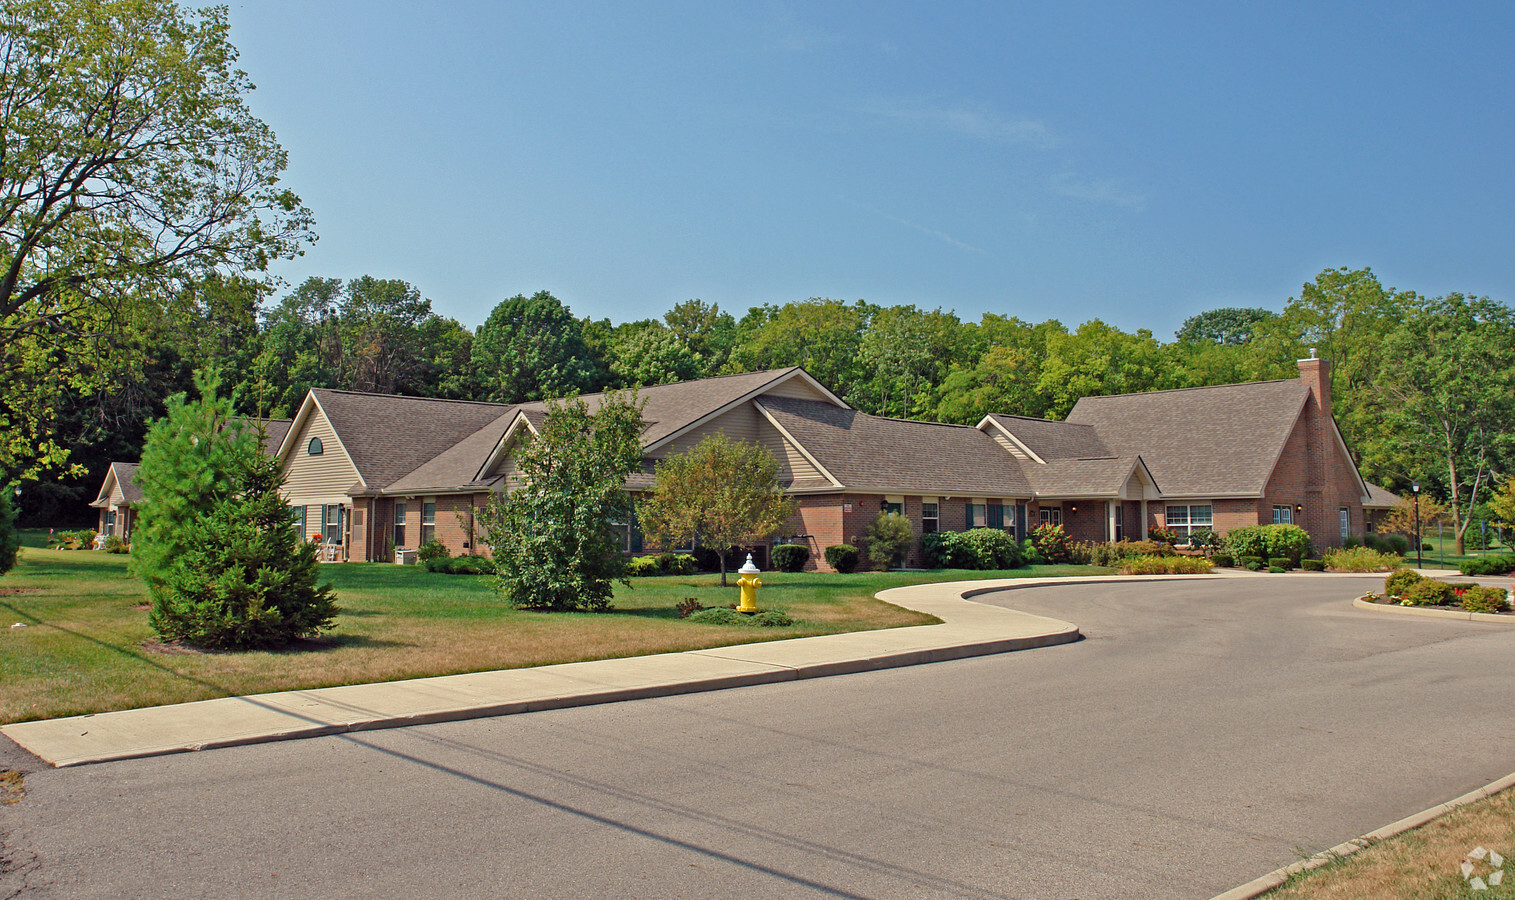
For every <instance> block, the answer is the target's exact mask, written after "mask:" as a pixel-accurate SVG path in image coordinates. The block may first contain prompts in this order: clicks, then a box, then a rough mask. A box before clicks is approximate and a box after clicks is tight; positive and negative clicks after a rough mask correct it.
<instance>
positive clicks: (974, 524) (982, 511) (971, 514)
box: [968, 500, 989, 528]
mask: <svg viewBox="0 0 1515 900" xmlns="http://www.w3.org/2000/svg"><path fill="white" fill-rule="evenodd" d="M988 524H989V506H988V504H985V503H980V502H978V501H977V500H975V501H973V502H971V503H969V504H968V527H969V528H984V527H987V526H988Z"/></svg>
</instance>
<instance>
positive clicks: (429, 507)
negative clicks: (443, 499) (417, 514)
mask: <svg viewBox="0 0 1515 900" xmlns="http://www.w3.org/2000/svg"><path fill="white" fill-rule="evenodd" d="M436 537H437V504H436V503H434V502H433V503H422V504H421V543H422V544H425V543H427V542H429V541H433V540H435V539H436Z"/></svg>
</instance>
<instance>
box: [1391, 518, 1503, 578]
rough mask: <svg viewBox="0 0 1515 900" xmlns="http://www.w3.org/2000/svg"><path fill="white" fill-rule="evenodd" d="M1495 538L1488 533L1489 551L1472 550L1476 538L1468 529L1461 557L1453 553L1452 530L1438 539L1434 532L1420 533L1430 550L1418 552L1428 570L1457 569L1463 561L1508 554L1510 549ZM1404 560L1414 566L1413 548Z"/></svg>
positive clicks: (1454, 549)
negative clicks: (1466, 545) (1464, 550)
mask: <svg viewBox="0 0 1515 900" xmlns="http://www.w3.org/2000/svg"><path fill="white" fill-rule="evenodd" d="M1474 527H1475V528H1476V527H1477V526H1474ZM1496 538H1497V535H1496V533H1495V532H1493V531H1490V532H1489V549H1488V550H1478V549H1474V548H1473V544H1474V543H1475V542H1476V540H1477V536H1476V535H1475V534H1474V529H1473V528H1469V529H1468V552H1467V553H1465V554H1463V555H1462V556H1458V555H1457V553H1456V552H1455V551H1456V543H1457V542H1456V541H1454V540H1452V530H1451V529H1450V528H1449V529H1446V531H1445V532H1444V533H1443V535H1442V536H1441V537H1440V538H1438V537H1437V536H1436V532H1435V531H1434V530H1433V531H1430V532H1426V533H1422V534H1421V540H1422V541H1423V542H1424V543H1427V544H1430V545H1431V549H1429V550H1421V551H1420V555H1421V559H1423V560H1424V561H1425V567H1426V568H1428V569H1455V568H1457V564H1458V563H1460V562H1462V561H1464V560H1468V559H1473V558H1475V557H1479V556H1492V555H1494V554H1496V553H1508V552H1510V548H1509V547H1508V546H1506V545H1504V544H1501V543H1499V541H1498V540H1497V539H1496ZM1405 558H1406V559H1407V560H1408V561H1409V562H1410V563H1411V564H1412V565H1413V564H1414V562H1415V548H1414V547H1411V548H1410V552H1409V554H1408V555H1407V556H1406V557H1405Z"/></svg>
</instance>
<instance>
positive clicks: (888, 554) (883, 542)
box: [866, 512, 915, 571]
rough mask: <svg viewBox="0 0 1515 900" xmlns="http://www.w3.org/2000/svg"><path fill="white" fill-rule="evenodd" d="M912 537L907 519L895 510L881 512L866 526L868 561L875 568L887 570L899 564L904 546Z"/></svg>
mask: <svg viewBox="0 0 1515 900" xmlns="http://www.w3.org/2000/svg"><path fill="white" fill-rule="evenodd" d="M914 539H915V538H914V534H913V533H912V532H911V531H910V520H909V519H907V518H905V517H904V516H902V515H900V514H899V513H896V512H881V513H879V514H878V518H876V519H874V520H873V524H871V525H869V526H868V534H867V538H866V542H867V546H868V561H869V562H870V563H872V564H873V567H874V568H875V569H879V570H882V571H888V570H889V568H890V567H891V566H897V565H899V564H900V562H901V560H903V559H904V557H905V548H906V547H909V546H910V542H911V541H912V540H914Z"/></svg>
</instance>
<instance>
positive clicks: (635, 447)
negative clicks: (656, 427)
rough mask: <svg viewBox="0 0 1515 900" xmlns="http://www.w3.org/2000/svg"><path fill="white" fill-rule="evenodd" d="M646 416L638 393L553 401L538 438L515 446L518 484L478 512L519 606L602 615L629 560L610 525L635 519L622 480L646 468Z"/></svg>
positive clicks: (507, 591)
mask: <svg viewBox="0 0 1515 900" xmlns="http://www.w3.org/2000/svg"><path fill="white" fill-rule="evenodd" d="M642 427H643V423H642V411H641V404H640V403H639V402H638V401H637V399H636V395H635V394H623V393H618V392H617V393H610V394H606V395H605V396H604V397H603V398H602V399H601V402H600V404H599V407H598V408H597V409H596V410H595V411H594V412H592V413H591V412H590V409H589V407H588V405H587V404H586V403H585V402H584V401H583V400H580V399H577V398H575V399H571V400H568V401H565V402H561V403H559V402H552V403H549V404H548V411H547V416H546V419H545V420H544V422H543V425H542V431H541V433H540V434H535V435H532V436H531V437H529V438H527V439H524V440H523V441H522V442H521V443H519V444H518V445H517V448H516V450H515V453H516V463H517V465H518V466H519V469H520V472H521V478H522V483H521V484H520V485H519V486H517V487H515V488H514V489H512V490H510V491H509V493H508V494H505V495H496V496H495V497H494V498H492V499H491V501H490V503H489V506H488V507H486V508H485V510H484V512H483V514H482V515H481V516H480V523H481V524H482V526H483V530H484V535H485V540H486V541H487V542H488V543H489V545H490V547H491V548H493V551H494V558H495V584H496V587H497V589H498V590H499V592H500V593H501V595H502V596H504V597H505V599H506V600H508V601H509V602H510V603H511V604H512V605H513V606H516V607H518V608H522V609H548V610H589V611H599V610H603V609H606V608H608V607H609V606H610V598H611V593H612V584H611V583H612V582H613V581H616V580H620V581H623V582H625V571H626V561H625V558H624V557H622V555H621V552H620V548H619V547H617V546H616V545H615V542H614V540H613V538H612V525H613V523H617V522H619V523H627V522H630V521H631V518H630V517H631V514H632V511H631V501H630V498H629V497H628V496H627V494H626V491H625V489H624V486H625V483H626V476H627V475H630V474H631V473H632V472H634V471H636V470H637V469H638V468H640V467H641V462H642V443H641V434H642Z"/></svg>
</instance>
